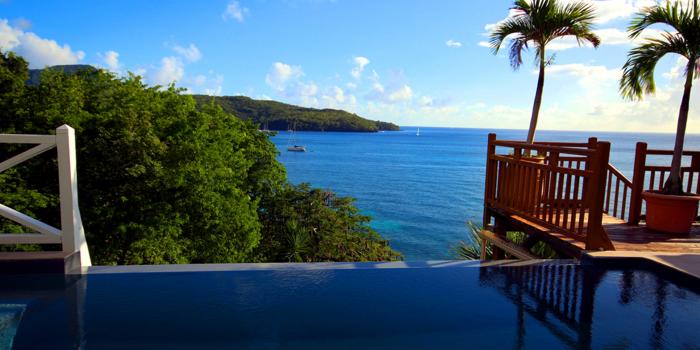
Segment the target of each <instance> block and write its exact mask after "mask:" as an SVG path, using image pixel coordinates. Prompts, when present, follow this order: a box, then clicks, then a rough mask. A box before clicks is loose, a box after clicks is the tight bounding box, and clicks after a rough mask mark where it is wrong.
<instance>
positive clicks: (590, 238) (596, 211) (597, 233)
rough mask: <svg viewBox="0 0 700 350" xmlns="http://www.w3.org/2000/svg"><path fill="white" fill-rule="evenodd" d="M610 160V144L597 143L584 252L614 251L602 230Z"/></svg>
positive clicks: (589, 187)
mask: <svg viewBox="0 0 700 350" xmlns="http://www.w3.org/2000/svg"><path fill="white" fill-rule="evenodd" d="M609 160H610V143H609V142H598V143H597V146H596V151H595V153H594V155H593V157H592V162H591V164H590V170H591V174H592V175H591V179H590V181H589V182H588V188H587V189H588V205H587V207H588V225H587V228H586V250H601V249H602V250H613V249H615V248H614V246H613V244H612V242H611V241H610V238H608V235H607V233H606V232H605V230H604V229H603V202H604V201H605V178H606V175H607V170H608V162H609Z"/></svg>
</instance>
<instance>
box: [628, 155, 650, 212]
mask: <svg viewBox="0 0 700 350" xmlns="http://www.w3.org/2000/svg"><path fill="white" fill-rule="evenodd" d="M646 163H647V143H646V142H637V148H636V150H635V152H634V173H633V174H632V190H631V192H632V193H631V194H630V216H629V220H628V221H627V223H628V224H630V225H639V220H640V217H641V215H642V191H644V180H645V179H644V177H645V171H644V168H645V167H646Z"/></svg>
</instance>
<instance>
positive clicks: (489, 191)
mask: <svg viewBox="0 0 700 350" xmlns="http://www.w3.org/2000/svg"><path fill="white" fill-rule="evenodd" d="M495 142H496V134H493V133H491V134H489V138H488V144H487V146H486V174H485V175H484V178H485V180H484V182H485V184H484V217H483V221H482V226H483V228H484V230H488V227H489V226H490V224H491V213H490V212H489V208H488V201H489V199H492V198H493V196H494V194H495V193H494V192H495V190H494V189H495V186H496V179H495V176H493V172H494V168H493V160H491V157H492V156H493V155H495V154H496V145H495V144H494V143H495Z"/></svg>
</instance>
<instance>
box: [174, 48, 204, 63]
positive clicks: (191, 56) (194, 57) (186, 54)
mask: <svg viewBox="0 0 700 350" xmlns="http://www.w3.org/2000/svg"><path fill="white" fill-rule="evenodd" d="M173 51H175V52H176V53H177V54H178V55H180V56H182V58H184V59H185V60H186V61H187V62H197V61H199V60H200V59H201V58H202V53H201V52H200V51H199V48H197V46H195V45H194V44H190V45H189V46H188V47H182V46H180V45H175V46H174V47H173Z"/></svg>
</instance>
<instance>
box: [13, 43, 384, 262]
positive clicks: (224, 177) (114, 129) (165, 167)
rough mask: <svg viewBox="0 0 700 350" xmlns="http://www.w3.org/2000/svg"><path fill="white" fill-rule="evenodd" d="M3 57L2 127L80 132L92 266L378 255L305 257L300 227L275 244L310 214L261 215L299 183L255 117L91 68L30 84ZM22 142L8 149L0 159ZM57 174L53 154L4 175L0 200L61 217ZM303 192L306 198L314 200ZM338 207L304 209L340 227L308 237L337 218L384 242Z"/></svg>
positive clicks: (16, 64) (356, 237)
mask: <svg viewBox="0 0 700 350" xmlns="http://www.w3.org/2000/svg"><path fill="white" fill-rule="evenodd" d="M0 56H1V57H2V58H3V61H2V63H3V64H2V66H1V67H0V79H2V80H3V82H9V83H5V84H3V89H4V90H2V91H0V104H2V105H3V106H7V107H6V108H3V109H1V110H0V120H2V128H1V130H0V132H3V133H8V132H12V133H35V134H49V133H52V132H54V131H55V129H56V128H57V127H58V126H60V125H62V124H68V125H70V126H72V127H73V128H75V130H76V136H77V142H76V143H77V153H78V162H79V163H78V186H79V194H80V209H81V215H82V218H83V224H84V226H85V230H86V236H87V240H88V244H89V246H90V251H91V255H92V257H93V261H94V262H95V263H97V264H162V263H228V262H250V261H260V260H262V261H288V260H299V259H298V258H303V260H304V261H314V260H313V259H315V258H317V257H318V258H319V259H321V257H322V258H323V260H349V259H355V260H374V259H376V258H377V257H378V256H379V255H378V254H375V253H376V252H375V251H374V250H358V251H355V254H348V253H343V254H342V255H336V256H334V255H332V253H330V252H329V250H328V248H327V247H325V246H324V247H323V248H324V249H325V250H321V251H322V252H324V254H325V255H323V254H320V253H318V254H317V253H316V252H314V255H309V254H308V253H307V252H305V251H304V250H303V249H301V248H303V246H305V245H307V243H305V242H306V240H304V238H303V237H302V236H301V235H302V234H301V233H299V236H298V237H296V238H295V240H296V241H295V243H294V244H291V245H290V244H288V243H287V242H288V240H287V237H284V238H285V240H284V242H281V243H280V242H276V241H275V239H277V238H281V236H279V234H278V232H277V231H278V230H279V229H280V228H289V229H290V230H293V231H294V232H297V233H298V232H303V231H304V230H311V226H309V225H311V223H310V222H309V221H308V220H310V219H309V218H305V217H303V216H302V215H301V214H299V215H296V216H295V215H288V216H280V217H274V218H270V217H269V215H268V213H272V212H275V213H276V212H279V211H283V210H287V211H292V212H293V211H294V210H296V209H295V206H294V205H295V204H292V203H286V202H285V200H286V198H287V196H289V193H290V192H292V193H293V192H294V191H296V188H295V187H293V186H291V185H290V184H289V183H288V182H287V180H286V174H285V170H284V168H283V167H282V165H281V164H280V163H279V162H277V160H276V156H277V151H276V148H275V146H274V145H273V144H272V143H271V142H270V140H269V139H268V136H267V135H265V134H264V133H261V132H259V131H258V130H257V126H256V125H254V124H253V123H252V122H250V121H243V120H241V119H238V118H236V117H234V116H233V115H231V114H229V113H226V112H224V111H223V110H222V108H221V107H220V106H219V105H217V104H215V103H205V104H203V105H201V106H199V108H198V107H197V106H196V103H195V100H194V99H193V98H192V97H191V96H188V95H181V94H180V92H181V90H178V89H177V88H175V87H174V86H170V87H167V88H163V87H159V86H156V87H149V86H146V85H145V84H144V83H143V82H142V81H141V79H140V78H139V77H137V76H134V75H129V76H128V77H125V78H117V77H115V76H114V75H112V74H110V73H108V72H106V71H103V70H97V69H85V70H75V71H72V72H70V74H67V73H66V72H64V70H63V69H49V70H44V71H43V72H42V73H41V78H40V81H39V82H37V83H36V84H30V85H26V84H24V82H25V81H26V80H27V69H26V62H24V61H23V60H21V59H20V58H17V57H15V56H13V55H12V54H0ZM17 82H22V84H19V83H17ZM18 151H19V148H13V149H5V148H3V150H2V151H0V156H2V157H4V158H6V157H8V156H10V155H12V154H16V153H17V152H18ZM56 174H57V171H56V162H55V155H54V154H53V152H48V153H46V154H44V155H42V156H40V157H38V158H35V159H32V160H30V161H28V162H25V163H23V164H21V165H20V166H17V167H15V168H13V169H11V170H10V171H6V172H3V173H0V185H1V186H2V188H3V191H2V192H1V193H0V202H2V203H3V204H6V205H9V206H10V207H13V208H15V209H17V210H20V211H22V212H25V213H29V214H31V215H32V216H35V217H37V218H39V219H40V220H42V221H45V222H47V223H49V224H52V225H58V224H59V223H58V198H57V193H58V188H57V181H56V177H57V175H56ZM307 190H308V191H307V192H309V194H307V197H309V198H308V199H307V201H308V203H313V204H320V203H317V202H314V201H313V200H312V199H313V198H315V197H313V196H312V195H311V193H313V191H312V190H310V189H307ZM305 193H306V192H305ZM301 197H302V199H304V196H301ZM337 200H338V201H349V199H343V198H339V199H337ZM331 204H333V203H331ZM345 204H346V205H336V206H334V207H331V208H328V209H324V208H316V209H314V210H310V211H308V212H309V213H312V214H315V215H316V217H315V218H314V220H317V221H318V222H324V223H326V222H329V223H334V224H335V226H334V225H333V224H325V225H322V226H318V227H316V226H314V227H313V228H314V229H315V231H314V232H313V236H312V237H314V239H315V240H316V241H317V242H322V243H323V244H324V245H328V246H332V245H333V244H335V243H336V241H335V237H336V236H337V235H338V232H340V231H339V228H340V227H341V226H340V225H347V226H343V228H344V230H343V231H342V232H343V233H347V234H348V235H349V236H352V237H350V238H349V240H350V241H352V242H356V243H357V242H359V243H357V244H366V245H367V246H371V247H374V245H375V244H378V242H383V241H381V240H379V239H378V238H376V237H374V236H372V235H371V234H367V233H366V232H364V231H366V230H369V228H368V227H367V225H366V221H365V220H360V219H359V217H357V216H353V215H351V213H352V212H353V211H356V210H357V209H356V208H355V207H353V206H352V205H351V204H349V202H345ZM334 205H335V204H334ZM300 213H304V211H300ZM324 215H326V217H324ZM312 223H315V222H312ZM0 229H2V230H4V231H6V232H8V231H9V232H21V229H20V228H19V227H17V225H12V224H10V223H8V222H6V221H3V222H0ZM334 230H338V232H336V231H334ZM309 232H310V233H311V231H309ZM316 241H315V243H317V242H316ZM383 243H384V242H383ZM290 247H291V248H290ZM383 248H384V250H383V252H384V253H385V254H384V255H383V257H391V258H396V257H397V255H396V254H395V253H394V252H393V251H392V250H391V249H390V248H389V247H388V246H386V244H384V245H383ZM5 249H7V248H5ZM10 249H12V248H10ZM30 249H35V247H30ZM377 250H379V249H377ZM365 252H368V253H371V254H368V255H363V253H365ZM290 254H291V255H290ZM290 256H291V258H289V257H290Z"/></svg>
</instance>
